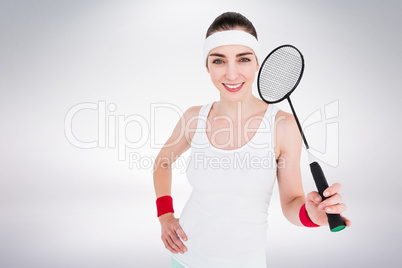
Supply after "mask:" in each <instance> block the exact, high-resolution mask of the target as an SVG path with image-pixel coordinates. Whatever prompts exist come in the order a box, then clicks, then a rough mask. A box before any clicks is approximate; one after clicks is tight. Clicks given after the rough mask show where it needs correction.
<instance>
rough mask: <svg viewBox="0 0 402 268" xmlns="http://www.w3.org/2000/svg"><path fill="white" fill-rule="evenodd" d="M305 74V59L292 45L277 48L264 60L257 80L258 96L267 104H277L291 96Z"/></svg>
mask: <svg viewBox="0 0 402 268" xmlns="http://www.w3.org/2000/svg"><path fill="white" fill-rule="evenodd" d="M303 72H304V57H303V55H302V53H301V52H300V51H299V50H298V49H297V48H296V47H294V46H292V45H289V44H287V45H282V46H279V47H277V48H275V49H274V50H273V51H272V52H271V53H269V55H268V56H267V57H266V58H265V59H264V61H263V62H262V64H261V66H260V70H259V72H258V78H257V87H258V94H259V95H260V97H261V99H262V100H263V101H265V102H266V103H277V102H280V101H282V100H284V99H286V98H288V97H289V96H290V94H291V93H292V92H293V91H294V90H295V89H296V87H297V86H298V84H299V82H300V80H301V78H302V76H303Z"/></svg>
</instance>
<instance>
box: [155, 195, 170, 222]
mask: <svg viewBox="0 0 402 268" xmlns="http://www.w3.org/2000/svg"><path fill="white" fill-rule="evenodd" d="M156 208H157V210H158V217H159V216H161V215H163V214H166V213H169V212H174V210H173V198H172V197H171V196H170V195H165V196H161V197H159V198H158V199H156Z"/></svg>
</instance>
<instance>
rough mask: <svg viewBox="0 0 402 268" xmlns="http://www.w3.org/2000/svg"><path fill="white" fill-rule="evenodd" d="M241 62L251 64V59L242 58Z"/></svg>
mask: <svg viewBox="0 0 402 268" xmlns="http://www.w3.org/2000/svg"><path fill="white" fill-rule="evenodd" d="M240 61H241V62H249V61H250V59H249V58H241V59H240Z"/></svg>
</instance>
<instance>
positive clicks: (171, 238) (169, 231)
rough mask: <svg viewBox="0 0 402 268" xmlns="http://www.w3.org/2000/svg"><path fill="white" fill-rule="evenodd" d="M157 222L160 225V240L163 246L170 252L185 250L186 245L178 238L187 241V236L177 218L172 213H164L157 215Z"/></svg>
mask: <svg viewBox="0 0 402 268" xmlns="http://www.w3.org/2000/svg"><path fill="white" fill-rule="evenodd" d="M159 222H160V223H161V227H162V237H161V238H162V241H163V244H165V247H166V248H167V249H168V250H169V251H170V252H172V253H175V254H177V253H179V252H180V253H181V254H183V253H184V252H186V251H187V247H186V246H185V245H184V244H183V242H182V241H181V240H180V239H179V236H180V237H181V239H182V240H184V241H187V236H186V234H185V233H184V231H183V229H182V228H181V226H180V224H179V219H177V218H175V217H174V216H173V213H166V214H163V215H161V216H159Z"/></svg>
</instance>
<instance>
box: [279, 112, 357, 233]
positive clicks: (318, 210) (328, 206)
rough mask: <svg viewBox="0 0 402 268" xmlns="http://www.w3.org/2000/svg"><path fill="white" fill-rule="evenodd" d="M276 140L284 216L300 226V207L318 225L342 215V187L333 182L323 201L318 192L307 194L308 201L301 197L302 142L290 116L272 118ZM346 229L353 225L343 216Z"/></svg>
mask: <svg viewBox="0 0 402 268" xmlns="http://www.w3.org/2000/svg"><path fill="white" fill-rule="evenodd" d="M274 139H275V141H276V143H275V144H276V147H275V152H276V154H277V155H278V173H277V177H278V187H279V195H280V199H281V206H282V211H283V214H284V215H285V217H286V218H287V219H288V220H289V221H290V222H291V223H293V224H295V225H299V226H301V225H302V223H301V221H300V218H299V211H300V208H301V206H302V205H303V204H306V210H307V213H308V216H309V217H310V219H311V220H312V221H313V222H314V223H315V224H318V225H328V219H327V216H326V213H334V214H338V213H342V212H344V211H345V210H346V205H345V204H343V203H341V201H342V196H341V195H340V194H339V193H338V192H339V191H340V190H341V188H342V186H341V184H339V183H334V184H333V185H331V186H330V187H328V188H327V189H326V190H325V191H324V196H326V197H329V198H327V199H326V200H325V201H322V199H321V197H320V195H319V194H318V192H317V191H313V192H310V193H309V194H308V195H307V198H306V197H305V195H304V191H303V186H302V180H301V171H300V156H301V150H302V140H301V135H300V131H299V129H298V127H297V124H296V120H295V118H294V116H293V115H291V114H289V113H286V112H283V111H278V113H277V116H276V119H275V133H274ZM342 218H343V219H344V221H345V223H346V226H350V225H351V224H352V222H351V221H350V220H348V219H347V218H345V217H342Z"/></svg>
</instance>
